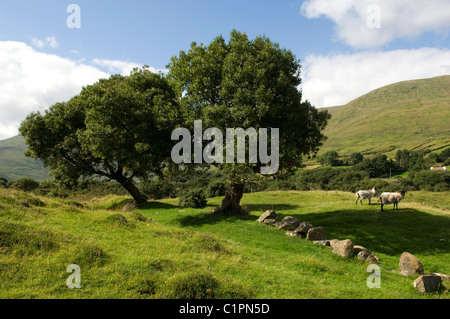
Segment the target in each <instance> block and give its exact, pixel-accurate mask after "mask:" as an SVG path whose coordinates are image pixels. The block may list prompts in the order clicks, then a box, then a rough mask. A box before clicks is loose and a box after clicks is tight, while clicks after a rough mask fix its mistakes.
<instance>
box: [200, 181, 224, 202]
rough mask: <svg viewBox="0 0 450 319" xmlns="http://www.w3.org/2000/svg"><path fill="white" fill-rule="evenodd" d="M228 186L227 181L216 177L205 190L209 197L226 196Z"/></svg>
mask: <svg viewBox="0 0 450 319" xmlns="http://www.w3.org/2000/svg"><path fill="white" fill-rule="evenodd" d="M226 189H227V187H226V186H225V181H223V180H221V179H216V180H213V181H211V182H210V183H209V184H208V186H207V187H206V190H205V196H206V197H207V198H212V197H218V196H224V195H225V191H226Z"/></svg>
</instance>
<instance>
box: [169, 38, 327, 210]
mask: <svg viewBox="0 0 450 319" xmlns="http://www.w3.org/2000/svg"><path fill="white" fill-rule="evenodd" d="M167 68H168V70H169V72H168V78H169V80H170V81H173V82H174V86H175V87H176V90H177V94H178V99H179V102H180V105H181V108H182V109H183V110H184V112H185V120H186V122H185V126H186V127H190V128H192V127H193V123H194V120H202V121H203V126H204V127H215V128H218V129H220V130H221V131H222V132H225V131H226V128H243V129H244V130H246V129H248V128H254V129H256V131H258V130H259V129H260V128H267V129H271V128H278V129H279V163H280V168H279V169H280V171H282V170H284V169H286V168H292V167H298V166H300V165H301V162H302V157H303V156H305V155H309V154H312V153H316V152H317V151H318V149H319V147H320V146H321V145H322V142H323V141H324V139H325V137H324V135H323V134H322V131H323V129H324V128H325V126H326V124H327V121H328V119H329V117H330V115H329V114H328V112H327V111H319V110H317V109H316V108H315V107H313V106H312V105H311V104H310V103H309V102H308V101H302V93H301V90H299V85H300V83H301V78H300V69H301V65H300V61H299V60H297V59H296V57H295V56H294V54H293V53H292V52H291V51H289V50H286V49H282V48H280V46H279V44H277V43H273V42H271V40H270V39H268V38H266V37H265V36H258V37H256V38H255V39H253V40H249V38H248V37H247V35H246V34H245V33H240V32H238V31H235V30H233V31H232V32H231V34H230V39H229V41H228V43H227V42H226V41H225V39H224V38H223V37H222V36H219V37H217V38H216V39H214V40H213V41H212V42H211V43H210V44H209V45H207V46H205V45H203V44H200V45H197V44H196V43H192V44H191V47H190V49H189V50H188V51H187V52H185V51H180V53H179V55H178V56H174V57H172V58H171V61H170V63H169V64H168V65H167ZM269 132H270V131H269ZM216 165H217V166H218V167H219V168H220V169H221V171H222V172H224V173H225V174H226V175H227V176H228V177H229V181H230V186H229V188H228V190H227V192H226V195H225V198H224V199H223V201H222V203H221V205H220V206H219V207H217V208H216V209H215V211H216V212H220V213H224V214H244V213H245V212H244V210H242V208H241V206H240V200H241V198H242V195H243V189H244V183H245V182H246V180H248V178H249V177H250V176H251V174H255V172H256V173H258V172H259V169H260V167H261V165H262V164H261V163H260V162H258V163H256V164H255V163H249V161H247V162H246V163H244V164H230V163H222V164H220V163H219V164H216Z"/></svg>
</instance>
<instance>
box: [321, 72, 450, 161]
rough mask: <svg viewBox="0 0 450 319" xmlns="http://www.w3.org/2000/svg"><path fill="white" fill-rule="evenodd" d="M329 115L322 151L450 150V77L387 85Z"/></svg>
mask: <svg viewBox="0 0 450 319" xmlns="http://www.w3.org/2000/svg"><path fill="white" fill-rule="evenodd" d="M329 111H330V113H331V114H332V119H331V120H330V122H329V125H328V127H327V128H326V130H325V134H326V135H327V136H328V140H327V141H326V142H325V144H324V146H323V148H322V149H321V152H325V151H328V150H336V151H338V153H339V154H340V155H350V154H351V153H353V152H361V153H363V154H365V155H369V154H376V153H387V154H388V155H389V154H393V153H394V152H395V151H396V150H397V149H403V148H406V149H410V150H412V149H429V150H436V149H440V148H443V147H446V146H450V125H449V124H450V76H440V77H435V78H430V79H421V80H412V81H405V82H399V83H395V84H391V85H388V86H384V87H381V88H379V89H376V90H374V91H371V92H369V93H367V94H365V95H363V96H361V97H359V98H357V99H355V100H353V101H351V102H350V103H348V104H346V105H343V106H337V107H332V108H329Z"/></svg>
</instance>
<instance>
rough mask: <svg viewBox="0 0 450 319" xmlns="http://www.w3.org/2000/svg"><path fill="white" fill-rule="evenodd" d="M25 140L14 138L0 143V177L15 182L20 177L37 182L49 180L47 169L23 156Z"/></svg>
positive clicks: (36, 161)
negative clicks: (29, 178)
mask: <svg viewBox="0 0 450 319" xmlns="http://www.w3.org/2000/svg"><path fill="white" fill-rule="evenodd" d="M26 149H27V147H26V145H25V140H24V138H23V137H22V136H14V137H11V138H8V139H6V140H2V141H0V177H6V178H7V179H8V180H9V181H15V180H17V179H19V178H21V177H31V178H33V179H35V180H38V181H43V180H46V179H48V178H49V175H48V169H46V168H44V166H43V164H42V162H41V161H40V160H35V159H32V158H29V157H26V156H25V154H24V153H25V150H26Z"/></svg>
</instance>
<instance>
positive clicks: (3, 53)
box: [0, 41, 109, 139]
mask: <svg viewBox="0 0 450 319" xmlns="http://www.w3.org/2000/svg"><path fill="white" fill-rule="evenodd" d="M49 43H51V41H50V42H49ZM0 70H2V72H0V139H4V138H7V137H11V136H14V135H16V134H18V132H17V128H18V127H19V124H20V122H21V121H23V120H24V119H25V117H26V115H27V114H29V113H30V112H32V111H43V110H45V109H47V108H48V107H49V106H50V105H52V104H54V103H56V102H59V101H66V100H68V99H70V98H71V97H72V96H74V95H76V94H78V93H79V92H80V90H81V88H82V87H83V86H85V85H88V84H92V83H94V82H96V81H97V80H98V79H99V78H105V77H109V74H108V73H106V72H102V71H101V70H99V69H97V68H95V67H93V66H89V65H86V64H81V63H78V62H75V61H72V60H69V59H64V58H61V57H59V56H56V55H52V54H46V53H42V52H37V51H35V50H34V49H33V48H32V47H30V46H28V45H26V44H25V43H23V42H14V41H0Z"/></svg>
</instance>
